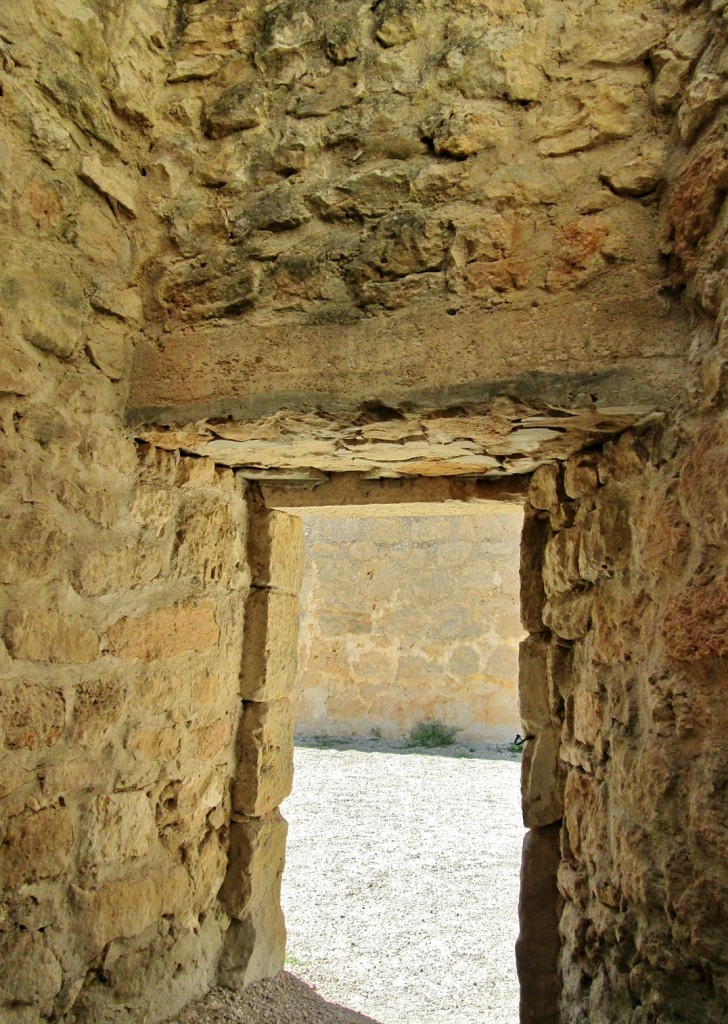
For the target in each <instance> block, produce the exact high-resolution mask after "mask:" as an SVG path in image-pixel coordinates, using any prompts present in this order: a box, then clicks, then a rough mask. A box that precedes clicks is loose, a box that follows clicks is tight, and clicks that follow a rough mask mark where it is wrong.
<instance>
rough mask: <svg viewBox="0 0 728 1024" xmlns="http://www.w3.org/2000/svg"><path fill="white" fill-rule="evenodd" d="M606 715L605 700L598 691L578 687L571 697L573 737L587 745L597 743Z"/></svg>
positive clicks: (592, 745)
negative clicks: (593, 691)
mask: <svg viewBox="0 0 728 1024" xmlns="http://www.w3.org/2000/svg"><path fill="white" fill-rule="evenodd" d="M605 716H606V705H605V701H604V699H603V698H602V697H600V695H599V694H598V693H592V692H591V691H589V690H586V689H583V688H581V687H580V688H579V689H577V690H576V691H575V693H574V697H573V728H574V739H575V740H576V741H577V743H583V744H584V745H585V746H587V747H594V746H596V745H597V743H598V741H599V738H600V735H601V732H602V730H603V729H604V727H605V725H606V724H607V723H606V722H605Z"/></svg>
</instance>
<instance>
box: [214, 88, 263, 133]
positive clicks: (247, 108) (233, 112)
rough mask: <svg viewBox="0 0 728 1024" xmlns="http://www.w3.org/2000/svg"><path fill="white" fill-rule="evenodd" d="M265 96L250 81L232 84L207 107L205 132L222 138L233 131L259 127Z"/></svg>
mask: <svg viewBox="0 0 728 1024" xmlns="http://www.w3.org/2000/svg"><path fill="white" fill-rule="evenodd" d="M263 109H264V98H263V96H262V95H261V93H260V91H259V90H258V89H257V88H256V87H255V86H254V85H253V84H252V83H251V82H248V81H244V82H239V83H237V84H236V85H231V86H230V87H229V88H228V89H225V90H224V91H223V92H221V93H220V94H219V96H217V98H216V99H215V100H214V101H213V102H212V103H210V104H209V105H208V106H207V107H206V109H205V114H204V118H203V129H204V132H205V134H206V135H207V136H209V138H211V139H222V138H224V137H225V136H226V135H231V134H232V133H233V132H239V131H244V130H246V129H249V128H255V127H257V126H258V125H259V124H260V123H261V120H262V116H263Z"/></svg>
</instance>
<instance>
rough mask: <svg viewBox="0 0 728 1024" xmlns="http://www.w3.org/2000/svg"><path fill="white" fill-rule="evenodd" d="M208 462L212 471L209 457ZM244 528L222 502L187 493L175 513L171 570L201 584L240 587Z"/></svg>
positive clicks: (242, 581)
mask: <svg viewBox="0 0 728 1024" xmlns="http://www.w3.org/2000/svg"><path fill="white" fill-rule="evenodd" d="M201 461H203V462H206V461H208V460H206V459H203V460H201ZM210 465H211V466H212V467H213V471H214V464H213V463H212V461H211V460H210ZM213 480H214V472H213ZM244 531H245V523H244V521H242V522H239V521H238V520H237V517H236V515H235V512H234V510H233V509H231V508H230V507H229V505H228V504H227V503H226V502H224V501H215V500H214V499H213V498H210V497H207V496H205V497H204V498H202V497H200V496H195V497H194V498H192V496H190V498H189V500H185V501H183V502H182V504H181V506H180V510H179V514H178V516H177V523H176V536H175V543H174V548H173V552H172V564H173V568H174V571H175V573H176V574H178V575H180V576H192V577H194V578H195V579H198V580H201V581H202V582H203V583H222V584H223V585H226V586H228V587H233V586H243V585H244V583H245V582H246V578H245V543H244V540H245V532H244Z"/></svg>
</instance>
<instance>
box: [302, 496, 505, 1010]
mask: <svg viewBox="0 0 728 1024" xmlns="http://www.w3.org/2000/svg"><path fill="white" fill-rule="evenodd" d="M301 518H302V520H303V532H304V538H305V555H306V557H305V568H304V573H303V586H302V590H301V615H300V634H299V643H298V656H299V658H298V661H299V665H298V675H297V682H296V686H295V688H294V693H293V696H292V704H293V707H294V712H295V715H296V723H297V725H296V737H297V742H296V751H295V766H296V767H295V784H294V787H293V792H292V794H291V796H290V797H289V798H288V799H287V800H286V801H285V802H284V805H283V813H284V815H285V817H286V818H287V819H288V823H289V832H288V844H287V858H286V861H287V866H286V871H285V874H284V883H283V892H282V905H283V909H284V913H285V915H286V921H287V928H288V943H287V956H286V965H287V969H288V970H289V971H290V972H291V973H292V974H294V975H296V976H297V977H299V978H301V979H302V980H303V981H305V982H306V983H307V984H310V985H312V986H314V987H315V988H316V989H317V990H318V991H319V992H320V993H321V995H322V996H324V998H326V999H327V1000H332V1001H334V1002H336V1003H343V1004H345V1005H346V1006H347V1007H350V1008H351V1009H352V1010H355V1011H358V1012H360V1013H364V1014H366V1015H367V1017H371V1018H372V1019H373V1020H376V1021H377V1022H381V1024H407V1022H410V1024H419V1022H420V1021H422V1022H424V1021H428V1022H439V1021H442V1022H443V1024H444V1022H445V1021H446V1020H447V1021H450V1020H452V1019H453V1014H456V1015H457V1019H458V1021H459V1022H462V1024H476V1022H480V1021H482V1020H483V1019H484V1015H485V1016H486V1017H487V1019H488V1021H489V1022H490V1024H501V1022H502V1024H510V1022H511V1021H513V1020H514V1019H515V1018H516V1016H517V1013H518V982H517V978H516V968H515V953H514V947H515V941H516V937H517V934H518V916H517V907H518V890H519V866H520V858H521V845H522V840H523V834H524V829H523V826H522V824H521V815H520V771H521V765H520V748H519V747H518V746H517V745H514V743H513V741H514V739H515V737H516V734H517V732H518V729H519V715H518V701H517V666H518V645H519V642H520V640H521V639H522V638H523V637H524V636H525V634H524V632H523V629H522V627H521V624H520V613H519V547H520V535H521V528H522V511H521V508H520V506H519V505H517V504H510V503H506V502H480V503H478V504H477V505H475V506H469V505H466V504H464V503H463V504H461V505H459V506H457V507H455V508H453V507H449V508H448V509H447V514H443V509H442V507H440V506H438V505H437V504H431V505H429V504H424V503H423V504H421V505H406V504H402V505H395V506H391V505H372V506H369V507H368V508H365V509H363V508H361V507H359V508H355V509H352V508H351V507H350V506H339V507H337V508H334V509H332V508H323V509H321V508H315V509H308V510H306V511H301ZM423 722H424V723H434V724H435V725H437V726H438V727H442V729H443V736H445V734H446V733H447V732H448V731H449V732H450V733H451V734H453V740H454V742H452V743H448V744H447V745H445V746H438V747H434V748H430V749H428V748H424V747H422V746H421V745H418V739H421V738H422V735H421V733H418V726H420V725H421V724H422V723H423ZM430 735H431V734H430Z"/></svg>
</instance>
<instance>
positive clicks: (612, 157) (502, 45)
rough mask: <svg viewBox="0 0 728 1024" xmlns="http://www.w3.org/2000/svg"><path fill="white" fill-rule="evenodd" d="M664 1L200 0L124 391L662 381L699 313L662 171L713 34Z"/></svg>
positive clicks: (174, 91)
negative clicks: (662, 222) (665, 261)
mask: <svg viewBox="0 0 728 1024" xmlns="http://www.w3.org/2000/svg"><path fill="white" fill-rule="evenodd" d="M673 20H674V6H673V5H671V4H668V3H664V2H661V0H640V2H638V3H635V2H633V0H604V2H600V3H598V4H596V3H592V2H586V0H567V2H543V0H488V2H487V3H486V2H484V0H432V2H427V3H425V2H423V0H364V2H362V0H345V2H340V0H336V2H331V0H280V2H267V3H263V2H259V0H245V2H240V0H208V2H206V3H201V4H185V5H183V6H182V7H181V8H180V21H179V31H178V34H177V35H176V37H175V42H174V47H173V63H172V64H171V66H170V69H169V72H168V75H167V87H166V90H165V130H164V133H163V135H162V137H160V138H159V139H158V140H157V141H156V144H155V146H154V147H153V149H152V151H151V152H150V154H149V158H148V161H147V162H148V166H149V173H150V175H151V176H152V177H153V178H154V180H155V181H156V182H158V183H159V186H160V187H159V191H158V194H157V197H156V202H155V204H154V208H155V211H156V213H157V215H158V218H159V224H160V230H159V234H158V244H159V249H158V252H157V254H156V256H155V258H154V259H153V260H152V261H151V262H150V264H149V266H148V272H147V274H146V281H145V292H144V297H145V312H146V316H147V320H148V344H147V345H145V347H144V349H143V351H141V353H140V359H139V362H138V366H137V375H136V376H137V379H136V383H135V388H134V397H133V405H134V406H136V407H142V408H143V407H147V408H148V409H149V410H150V414H151V408H152V407H157V408H158V409H159V408H160V407H166V413H167V414H168V415H169V416H170V417H171V418H172V419H173V421H174V422H181V419H180V417H181V416H186V417H187V420H188V421H190V420H193V419H194V420H197V419H200V418H201V417H202V416H203V415H213V416H215V415H220V414H221V413H222V414H226V413H229V412H233V413H237V414H239V415H241V416H242V417H243V418H249V417H251V416H252V417H255V416H256V415H261V414H262V413H266V412H271V413H272V412H277V411H278V410H279V409H281V408H286V407H291V406H292V407H299V406H301V404H303V405H304V406H305V405H306V404H307V401H308V404H310V402H311V401H312V399H313V398H314V396H315V398H316V401H318V402H321V401H325V402H326V403H327V405H328V406H330V407H331V406H333V407H335V406H336V405H337V404H338V405H339V406H341V405H345V404H346V403H349V404H350V405H351V404H352V403H356V402H357V401H362V400H364V399H371V398H373V397H374V398H379V399H383V400H384V401H390V402H396V401H397V400H398V397H399V398H401V397H402V395H404V394H408V393H409V394H413V395H415V396H416V398H417V400H418V401H419V402H420V403H423V402H424V403H426V402H428V401H429V402H433V403H437V402H443V401H458V400H460V401H463V400H466V399H469V400H470V401H487V402H490V401H492V399H493V397H494V394H496V393H498V392H496V391H495V390H494V388H493V384H494V382H495V381H496V380H499V381H508V387H507V388H506V392H507V393H508V394H510V395H513V394H517V395H518V396H519V397H522V398H523V399H525V400H527V401H528V400H531V401H534V402H537V401H544V400H548V399H547V395H546V392H549V397H550V400H551V401H552V402H558V403H559V404H562V405H571V404H581V405H585V406H590V405H591V404H592V402H595V401H596V400H597V399H598V400H599V401H600V402H601V403H602V404H603V405H604V406H605V407H606V406H609V405H611V406H615V405H619V404H621V402H624V401H625V400H626V402H627V404H630V403H632V404H634V403H636V402H639V400H640V398H642V399H647V400H649V399H652V398H655V396H658V395H659V396H660V397H661V399H662V400H663V401H664V400H667V399H668V397H669V396H671V395H672V394H674V384H675V382H676V380H677V379H678V378H677V377H675V376H674V375H673V374H672V373H671V366H670V361H669V360H670V357H671V356H673V357H679V354H680V340H679V336H680V335H681V334H683V332H684V325H683V324H682V322H681V319H680V315H679V306H678V305H677V304H676V303H675V302H674V301H673V300H671V298H670V283H669V280H668V277H667V275H666V273H665V268H664V266H663V265H662V264H661V261H660V259H659V258H658V250H659V244H658V228H659V223H658V216H657V209H658V207H657V203H656V199H657V197H658V195H659V193H660V189H661V187H662V184H663V182H664V180H665V178H666V177H667V176H668V174H669V159H670V155H669V151H668V148H667V143H668V140H669V134H670V130H671V126H672V122H673V114H672V107H673V105H674V103H675V102H676V98H677V95H678V94H679V91H680V88H681V85H682V78H681V73H682V70H683V69H684V67H685V66H689V64H690V60H691V59H693V58H694V57H695V56H696V48H699V46H700V40H699V39H696V38H694V37H693V36H692V35H689V34H688V36H686V37H682V36H679V34H678V35H677V36H675V35H674V33H673V32H672V23H673ZM670 47H672V49H671V48H670ZM693 106H695V104H693ZM700 116H702V115H701V113H700V111H699V110H697V109H696V110H695V111H694V112H693V114H692V115H691V117H692V121H696V120H699V118H700ZM691 123H692V122H691ZM504 323H507V325H508V326H507V328H506V329H505V330H504V328H503V325H504ZM425 331H426V333H427V343H426V344H424V345H423V343H422V338H423V332H425ZM241 332H244V334H245V338H246V344H245V346H244V347H243V348H241V347H240V344H239V338H240V336H241ZM290 353H294V355H293V358H292V359H291V357H290ZM565 361H566V362H568V366H565ZM181 364H185V365H186V366H187V367H188V372H187V373H184V374H180V373H179V372H178V368H179V366H180V365H181ZM190 364H191V367H190ZM621 364H624V365H625V366H627V365H629V372H620V370H619V367H620V365H621ZM294 367H295V369H294ZM190 368H191V372H189V371H190ZM564 375H566V377H568V378H569V383H568V386H562V385H563V381H562V382H561V385H560V384H559V378H561V377H562V376H564ZM564 379H565V378H564ZM671 381H672V382H671ZM242 382H244V385H245V386H244V388H243V392H242V394H241V393H240V389H239V388H238V386H237V385H238V383H242ZM549 389H551V390H550V391H549ZM575 400H577V401H576V403H575ZM579 400H580V401H579ZM289 403H290V404H289ZM183 406H186V407H187V408H186V409H185V412H184V413H181V409H180V407H183ZM172 407H177V408H176V409H175V408H172Z"/></svg>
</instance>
